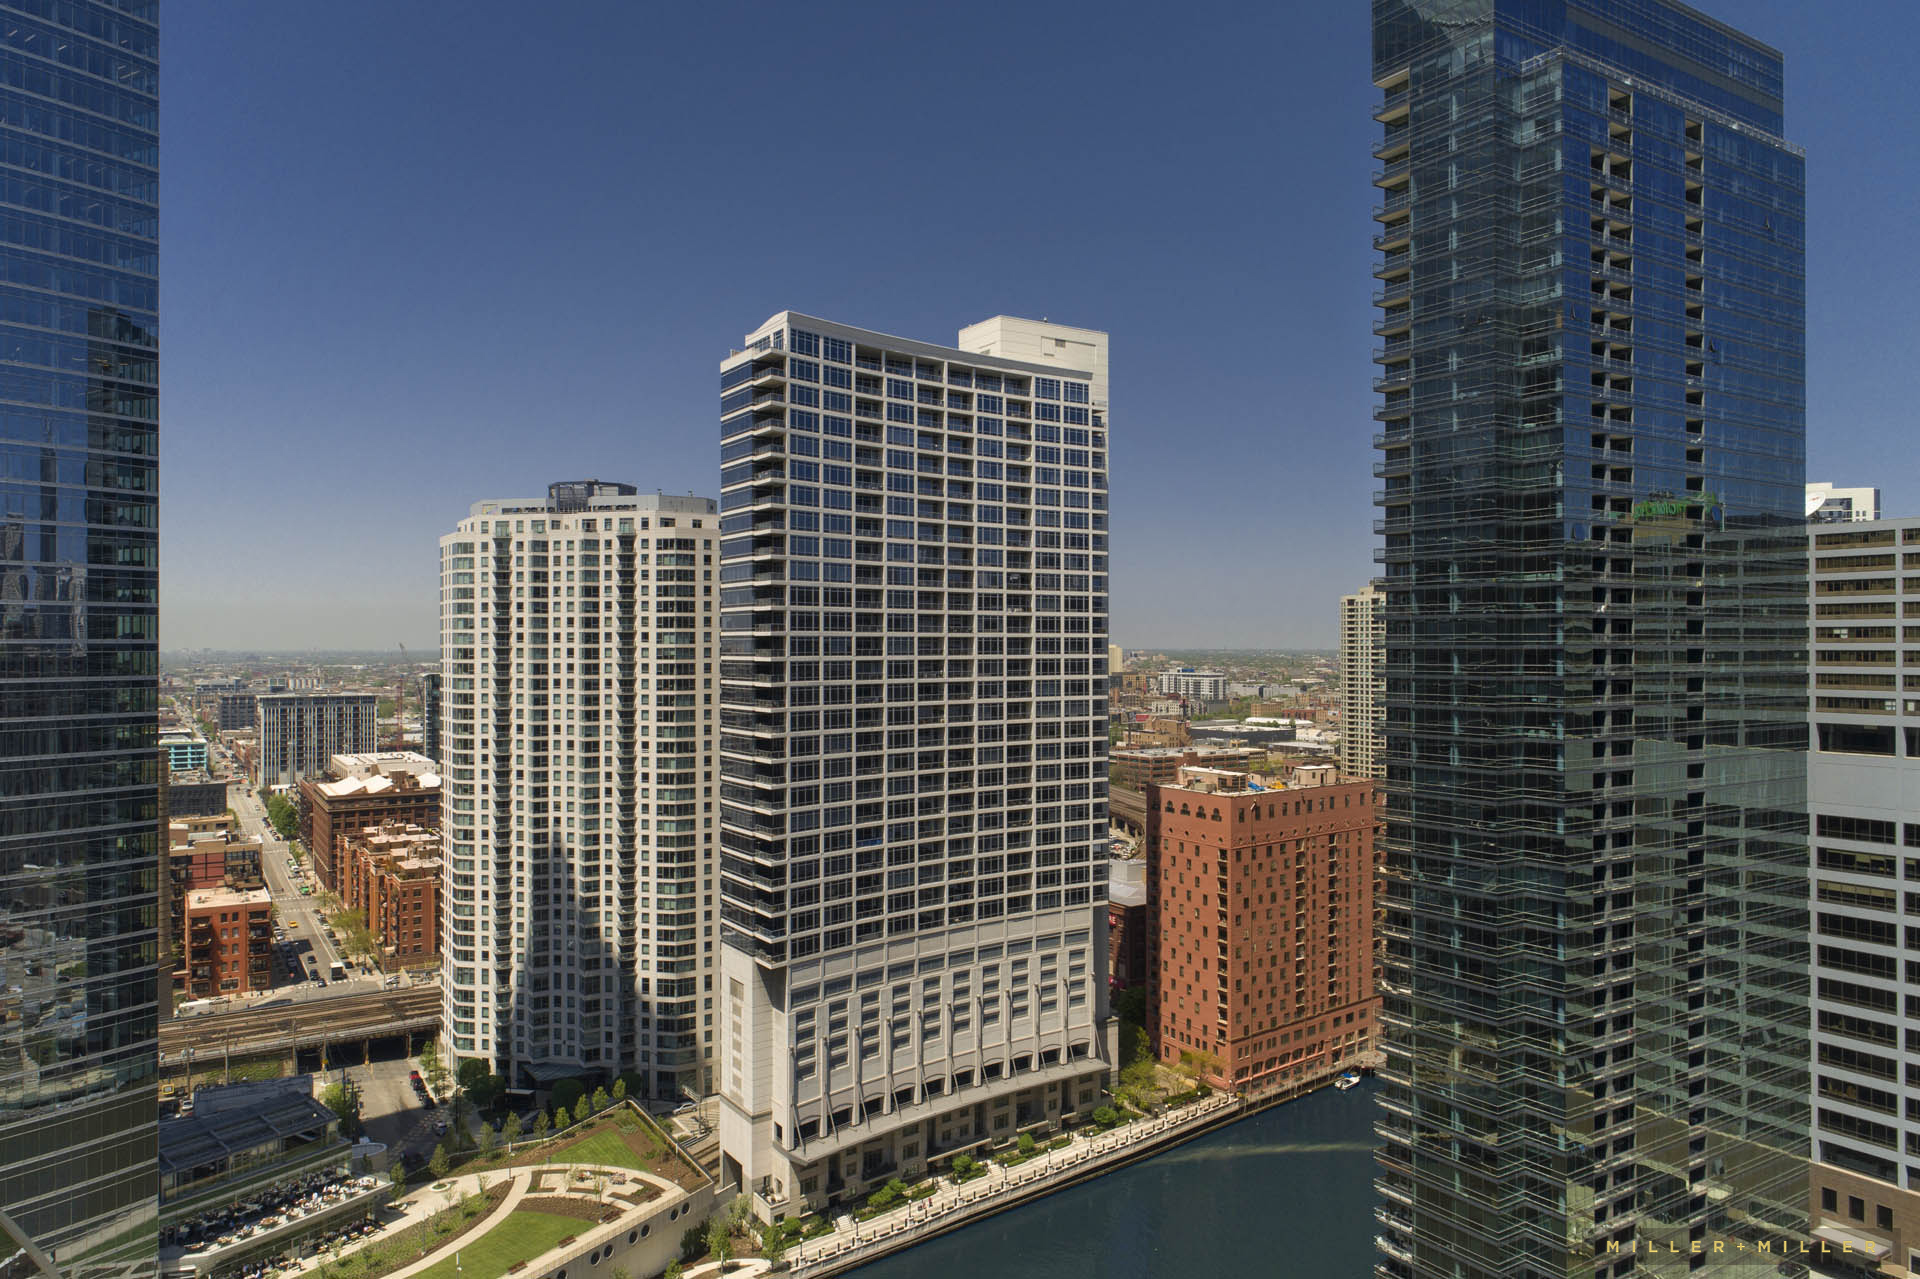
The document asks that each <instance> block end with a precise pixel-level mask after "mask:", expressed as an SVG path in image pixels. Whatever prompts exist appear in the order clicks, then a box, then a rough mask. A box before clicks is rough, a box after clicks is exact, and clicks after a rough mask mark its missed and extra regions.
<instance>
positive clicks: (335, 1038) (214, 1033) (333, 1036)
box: [160, 986, 440, 1064]
mask: <svg viewBox="0 0 1920 1279" xmlns="http://www.w3.org/2000/svg"><path fill="white" fill-rule="evenodd" d="M439 1021H440V989H439V987H437V986H415V987H410V988H409V989H406V990H400V991H372V992H369V993H367V994H364V995H341V996H338V997H336V998H333V999H316V1000H313V1001H311V1002H308V1003H303V1004H293V1005H282V1006H281V1007H278V1008H253V1009H245V1010H240V1011H236V1012H227V1013H207V1014H203V1015H200V1016H196V1017H182V1018H177V1019H175V1020H173V1021H169V1022H167V1023H165V1024H164V1025H163V1026H162V1027H161V1028H160V1060H161V1062H162V1064H171V1063H173V1062H175V1061H178V1060H182V1059H184V1057H185V1055H186V1053H187V1051H188V1050H189V1049H191V1050H192V1051H193V1053H194V1055H195V1056H197V1057H201V1058H203V1059H204V1058H206V1057H208V1056H209V1055H211V1054H215V1053H226V1054H236V1055H245V1054H254V1053H266V1052H284V1051H290V1050H293V1049H298V1048H305V1047H317V1046H320V1045H324V1044H329V1043H335V1042H339V1041H341V1040H349V1039H367V1038H379V1037H381V1036H384V1035H394V1034H401V1033H405V1032H409V1031H418V1030H424V1029H429V1028H431V1027H433V1026H436V1025H438V1024H439Z"/></svg>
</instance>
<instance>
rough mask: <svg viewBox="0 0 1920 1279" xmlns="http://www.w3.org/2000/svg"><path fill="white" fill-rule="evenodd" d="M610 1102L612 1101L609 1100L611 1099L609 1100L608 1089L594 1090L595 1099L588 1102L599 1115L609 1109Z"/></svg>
mask: <svg viewBox="0 0 1920 1279" xmlns="http://www.w3.org/2000/svg"><path fill="white" fill-rule="evenodd" d="M609 1100H610V1099H609V1098H608V1096H607V1090H606V1089H604V1088H596V1089H594V1090H593V1097H592V1099H591V1100H590V1101H589V1102H588V1104H589V1105H591V1106H592V1107H593V1113H594V1114H596V1115H597V1114H599V1113H600V1112H601V1111H603V1110H605V1109H606V1108H607V1102H608V1101H609Z"/></svg>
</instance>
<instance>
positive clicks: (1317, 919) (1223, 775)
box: [1146, 768, 1380, 1090]
mask: <svg viewBox="0 0 1920 1279" xmlns="http://www.w3.org/2000/svg"><path fill="white" fill-rule="evenodd" d="M1146 794H1147V845H1146V846H1147V898H1148V902H1149V905H1150V908H1151V910H1152V919H1151V923H1150V926H1149V927H1150V935H1149V940H1148V947H1149V962H1150V964H1151V966H1152V972H1151V974H1150V979H1149V984H1148V990H1149V992H1150V993H1149V1007H1148V1017H1147V1021H1148V1025H1149V1027H1151V1028H1152V1029H1153V1031H1154V1033H1155V1051H1156V1052H1157V1054H1158V1055H1159V1057H1160V1060H1161V1061H1163V1062H1169V1063H1171V1062H1179V1061H1181V1060H1182V1058H1183V1057H1192V1058H1194V1059H1196V1061H1197V1062H1198V1064H1200V1066H1201V1074H1202V1076H1203V1077H1204V1078H1206V1079H1207V1081H1208V1082H1209V1083H1211V1084H1213V1085H1215V1086H1217V1087H1221V1088H1233V1089H1252V1090H1263V1089H1267V1088H1272V1087H1277V1086H1284V1085H1289V1084H1293V1083H1297V1082H1304V1081H1309V1080H1312V1079H1318V1078H1326V1077H1328V1076H1330V1075H1332V1074H1334V1073H1336V1072H1337V1071H1339V1070H1340V1069H1342V1068H1344V1067H1345V1066H1346V1065H1348V1064H1350V1063H1352V1062H1353V1061H1355V1059H1357V1058H1358V1057H1359V1055H1360V1054H1361V1053H1363V1052H1368V1051H1371V1050H1372V1049H1373V1048H1374V1047H1375V1045H1376V1043H1377V1038H1378V1015H1379V1008H1380V998H1379V995H1378V993H1377V990H1376V986H1375V950H1374V902H1375V900H1376V891H1377V880H1378V877H1379V874H1380V859H1379V854H1378V853H1377V852H1376V851H1375V834H1376V830H1377V827H1378V824H1379V821H1380V808H1379V805H1378V801H1377V798H1376V792H1375V783H1373V782H1372V781H1353V782H1345V781H1340V780H1338V779H1337V777H1336V776H1335V775H1334V774H1333V772H1332V770H1331V769H1302V770H1299V772H1298V773H1296V775H1295V777H1294V779H1293V780H1292V781H1291V782H1290V783H1289V784H1287V785H1285V786H1282V787H1278V788H1271V787H1267V786H1265V785H1263V784H1262V783H1259V782H1256V781H1255V780H1254V779H1253V778H1252V777H1251V776H1250V775H1248V774H1246V773H1238V772H1228V771H1225V770H1220V769H1208V768H1185V769H1182V770H1181V772H1180V777H1179V784H1177V785H1173V786H1159V785H1152V786H1148V787H1147V788H1146Z"/></svg>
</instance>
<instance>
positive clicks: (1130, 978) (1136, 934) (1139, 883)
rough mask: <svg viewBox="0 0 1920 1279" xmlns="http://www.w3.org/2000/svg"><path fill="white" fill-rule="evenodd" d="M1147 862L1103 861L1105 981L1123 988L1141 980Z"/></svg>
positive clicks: (1146, 919) (1147, 913) (1146, 927)
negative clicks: (1105, 871)
mask: <svg viewBox="0 0 1920 1279" xmlns="http://www.w3.org/2000/svg"><path fill="white" fill-rule="evenodd" d="M1150 913H1151V912H1150V911H1149V910H1148V908H1147V864H1146V862H1145V861H1144V860H1141V859H1138V858H1136V859H1133V860H1131V861H1129V860H1124V859H1121V858H1115V859H1113V860H1112V861H1110V862H1109V863H1108V864H1107V984H1108V985H1109V986H1111V987H1112V988H1113V989H1115V990H1127V989H1130V988H1132V987H1134V986H1139V985H1143V984H1145V982H1146V980H1147V974H1148V973H1149V972H1150V971H1151V965H1149V963H1148V962H1147V933H1148V931H1149V926H1150V918H1149V916H1150Z"/></svg>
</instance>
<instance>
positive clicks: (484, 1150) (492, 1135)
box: [480, 1123, 500, 1155]
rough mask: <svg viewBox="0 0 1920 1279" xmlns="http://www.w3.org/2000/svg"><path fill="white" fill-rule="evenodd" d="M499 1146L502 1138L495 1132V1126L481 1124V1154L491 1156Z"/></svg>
mask: <svg viewBox="0 0 1920 1279" xmlns="http://www.w3.org/2000/svg"><path fill="white" fill-rule="evenodd" d="M499 1144H500V1137H499V1134H498V1133H496V1132H494V1130H493V1125H492V1124H487V1123H483V1124H481V1125H480V1153H481V1154H483V1155H491V1154H492V1153H493V1148H494V1147H495V1146H497V1145H499Z"/></svg>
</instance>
